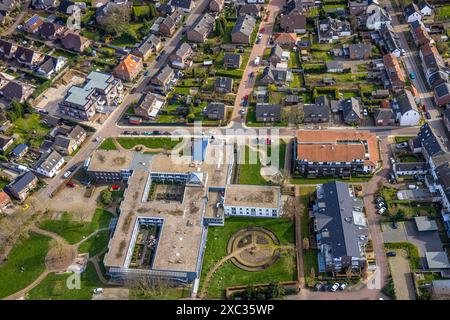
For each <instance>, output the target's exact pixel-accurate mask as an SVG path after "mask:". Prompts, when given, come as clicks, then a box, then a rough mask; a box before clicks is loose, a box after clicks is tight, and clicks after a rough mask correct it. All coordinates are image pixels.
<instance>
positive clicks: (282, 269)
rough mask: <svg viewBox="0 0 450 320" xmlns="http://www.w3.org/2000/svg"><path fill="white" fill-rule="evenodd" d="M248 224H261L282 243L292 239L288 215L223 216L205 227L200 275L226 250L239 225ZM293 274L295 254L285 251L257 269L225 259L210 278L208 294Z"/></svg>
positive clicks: (215, 295) (216, 295)
mask: <svg viewBox="0 0 450 320" xmlns="http://www.w3.org/2000/svg"><path fill="white" fill-rule="evenodd" d="M249 226H261V227H265V228H267V229H269V230H271V231H272V232H274V233H275V235H276V236H277V237H278V239H279V240H280V243H282V244H288V243H292V244H293V243H295V232H294V225H293V223H292V221H291V220H290V219H285V218H278V219H270V218H259V219H255V218H244V217H242V218H240V217H230V218H226V220H225V225H224V226H223V227H210V228H208V238H207V242H206V252H205V257H204V259H203V268H202V277H201V279H204V278H205V276H206V274H207V273H208V271H209V270H210V269H211V268H212V266H213V265H214V264H215V263H216V262H217V261H219V260H220V259H221V258H222V257H223V256H225V255H226V254H227V243H228V239H229V238H230V237H231V235H233V234H234V233H236V232H237V231H238V230H239V229H241V228H245V227H249ZM295 277H296V268H295V255H294V254H289V253H287V254H285V255H283V256H282V257H281V258H280V259H279V260H278V261H277V262H276V263H275V264H273V265H272V266H270V267H269V268H267V269H266V270H263V271H260V272H246V271H243V270H241V269H239V268H237V267H236V266H234V265H233V264H232V263H231V262H228V263H225V264H224V265H223V266H222V267H221V268H219V270H218V271H217V272H216V274H215V275H214V276H213V277H212V278H211V283H210V285H209V290H208V297H209V298H219V297H222V296H223V290H224V289H225V288H226V287H229V286H234V285H250V284H258V283H268V282H273V281H292V280H295Z"/></svg>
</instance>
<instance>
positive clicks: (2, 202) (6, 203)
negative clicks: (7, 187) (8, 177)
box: [0, 190, 13, 212]
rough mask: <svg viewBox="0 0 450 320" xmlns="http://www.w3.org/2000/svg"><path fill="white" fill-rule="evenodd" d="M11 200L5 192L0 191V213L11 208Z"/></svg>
mask: <svg viewBox="0 0 450 320" xmlns="http://www.w3.org/2000/svg"><path fill="white" fill-rule="evenodd" d="M12 204H13V203H12V200H11V198H10V197H9V195H8V194H7V193H6V192H5V191H3V190H2V191H0V212H4V211H5V210H6V209H8V207H11V206H12Z"/></svg>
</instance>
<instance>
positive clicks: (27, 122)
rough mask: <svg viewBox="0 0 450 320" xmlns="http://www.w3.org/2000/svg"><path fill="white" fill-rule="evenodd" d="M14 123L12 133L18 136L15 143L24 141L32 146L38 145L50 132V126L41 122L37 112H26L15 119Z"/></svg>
mask: <svg viewBox="0 0 450 320" xmlns="http://www.w3.org/2000/svg"><path fill="white" fill-rule="evenodd" d="M14 125H15V127H14V130H13V132H14V134H18V135H19V136H20V139H16V140H15V143H22V142H25V143H28V144H29V145H30V146H31V147H34V148H38V147H40V146H41V144H42V142H43V141H44V137H45V136H46V135H47V134H48V133H49V132H50V128H49V127H47V126H46V125H45V124H43V123H42V122H41V116H40V115H39V114H37V113H33V114H27V115H25V116H24V117H23V118H19V119H17V120H16V121H14Z"/></svg>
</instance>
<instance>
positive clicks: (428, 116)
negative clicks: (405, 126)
mask: <svg viewBox="0 0 450 320" xmlns="http://www.w3.org/2000/svg"><path fill="white" fill-rule="evenodd" d="M425 117H426V118H427V119H428V120H429V119H431V114H430V113H429V112H428V111H427V112H425Z"/></svg>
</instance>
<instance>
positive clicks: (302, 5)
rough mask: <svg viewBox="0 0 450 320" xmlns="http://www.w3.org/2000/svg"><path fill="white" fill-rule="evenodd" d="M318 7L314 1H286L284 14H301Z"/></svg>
mask: <svg viewBox="0 0 450 320" xmlns="http://www.w3.org/2000/svg"><path fill="white" fill-rule="evenodd" d="M318 6H319V4H318V3H317V2H316V1H314V0H288V1H286V6H285V12H287V13H303V12H305V11H309V10H310V9H312V8H315V7H318Z"/></svg>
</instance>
